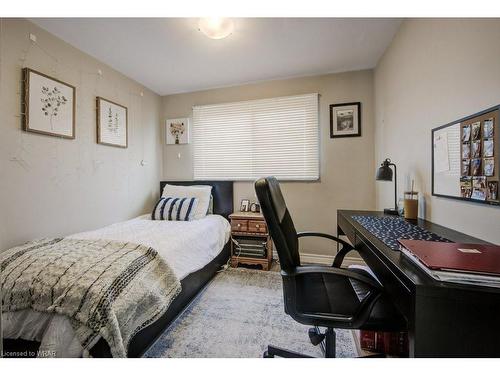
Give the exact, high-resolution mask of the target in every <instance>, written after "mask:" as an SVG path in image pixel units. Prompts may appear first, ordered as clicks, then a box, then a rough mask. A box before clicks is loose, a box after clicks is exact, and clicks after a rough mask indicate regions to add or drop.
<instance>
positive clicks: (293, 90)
mask: <svg viewBox="0 0 500 375" xmlns="http://www.w3.org/2000/svg"><path fill="white" fill-rule="evenodd" d="M312 92H318V93H319V94H320V95H321V96H320V127H321V145H320V147H321V167H320V168H321V181H320V182H310V183H309V182H308V183H304V182H287V183H283V184H282V189H283V193H284V195H285V199H286V200H287V204H288V207H289V209H290V212H291V214H292V217H293V219H294V222H295V225H296V227H297V230H298V231H304V230H316V231H321V232H327V233H336V228H337V226H336V225H337V224H336V211H337V209H339V208H353V209H356V208H358V209H373V208H374V206H375V187H374V173H375V171H374V159H373V156H374V146H373V143H374V142H373V74H372V71H359V72H349V73H342V74H329V75H323V76H315V77H304V78H294V79H286V80H276V81H267V82H262V83H256V84H249V85H244V86H236V87H227V88H220V89H214V90H206V91H199V92H193V93H186V94H177V95H171V96H166V97H164V98H163V120H164V119H167V118H176V117H185V116H191V115H192V106H194V105H203V104H214V103H224V102H232V101H240V100H251V99H261V98H270V97H277V96H285V95H297V94H305V93H312ZM353 101H360V102H361V103H362V137H357V138H337V139H330V137H329V126H330V125H329V124H330V119H329V105H330V104H333V103H345V102H353ZM179 153H180V156H181V157H180V159H179V158H178V154H179ZM163 178H164V179H166V180H169V179H170V180H176V179H188V180H189V179H192V178H193V169H192V148H191V145H169V146H166V145H164V146H163ZM243 198H249V199H252V200H253V201H255V194H254V190H253V184H252V183H250V182H236V183H235V194H234V199H235V205H236V206H237V207H235V208H236V209H238V208H239V202H240V200H241V199H243ZM301 241H302V242H301V244H302V247H303V253H312V254H318V255H321V254H323V255H332V249H333V246H334V245H333V244H332V243H331V242H328V241H326V240H313V239H303V240H301Z"/></svg>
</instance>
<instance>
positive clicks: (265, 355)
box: [262, 350, 274, 358]
mask: <svg viewBox="0 0 500 375" xmlns="http://www.w3.org/2000/svg"><path fill="white" fill-rule="evenodd" d="M262 358H274V355H272V354H269V352H268V351H267V350H266V351H265V352H264V354H263V355H262Z"/></svg>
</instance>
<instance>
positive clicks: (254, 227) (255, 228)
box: [248, 220, 267, 233]
mask: <svg viewBox="0 0 500 375" xmlns="http://www.w3.org/2000/svg"><path fill="white" fill-rule="evenodd" d="M248 231H249V232H254V233H267V226H266V223H264V222H263V221H253V220H248Z"/></svg>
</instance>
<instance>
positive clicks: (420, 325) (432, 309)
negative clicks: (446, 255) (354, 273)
mask: <svg viewBox="0 0 500 375" xmlns="http://www.w3.org/2000/svg"><path fill="white" fill-rule="evenodd" d="M354 215H372V216H384V214H383V213H381V212H372V211H347V210H339V211H337V234H338V235H346V236H347V237H348V238H349V240H350V241H351V242H352V244H353V245H354V247H355V248H356V249H357V250H358V252H359V253H360V255H361V257H362V258H363V260H364V261H365V262H366V263H367V264H368V266H369V267H370V268H371V269H372V270H373V272H374V273H375V274H376V275H377V277H378V278H379V279H380V281H381V282H382V284H383V285H384V288H385V289H386V291H387V294H388V295H389V296H390V297H391V298H392V299H393V301H394V303H395V304H396V306H397V307H398V308H399V309H400V311H401V312H402V313H403V314H404V315H405V317H406V319H407V320H408V333H409V341H410V356H412V357H500V288H492V287H485V286H472V285H464V284H456V283H446V282H439V281H436V280H434V279H433V278H431V277H430V276H428V275H427V274H426V273H425V272H424V271H422V270H420V269H418V267H417V266H415V265H413V264H412V263H411V262H410V261H409V260H407V259H406V258H405V256H404V255H403V254H401V253H400V252H399V251H395V250H392V249H391V248H389V247H388V246H387V245H385V244H384V243H383V242H381V241H380V240H378V239H377V238H376V237H375V236H373V235H372V234H371V233H370V232H368V231H367V230H366V229H365V228H364V227H363V226H362V225H361V224H359V223H358V222H357V221H356V220H354V219H353V218H352V216H354ZM411 223H413V224H415V225H418V226H420V227H422V228H425V229H427V230H429V231H431V232H434V233H436V234H438V235H440V236H442V237H445V238H447V239H449V240H451V241H454V242H463V243H485V241H481V240H479V239H477V238H474V237H470V236H467V235H465V234H463V233H460V232H457V231H454V230H451V229H448V228H445V227H443V226H441V225H437V224H433V223H431V222H429V221H425V220H421V219H419V220H418V221H411Z"/></svg>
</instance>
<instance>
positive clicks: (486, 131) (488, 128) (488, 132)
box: [483, 118, 494, 138]
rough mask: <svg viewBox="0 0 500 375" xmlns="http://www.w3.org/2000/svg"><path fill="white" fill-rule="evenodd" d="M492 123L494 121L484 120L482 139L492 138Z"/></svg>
mask: <svg viewBox="0 0 500 375" xmlns="http://www.w3.org/2000/svg"><path fill="white" fill-rule="evenodd" d="M493 121H494V119H492V118H490V119H488V120H484V125H483V138H492V137H493V135H494V131H493V124H494V123H493Z"/></svg>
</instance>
